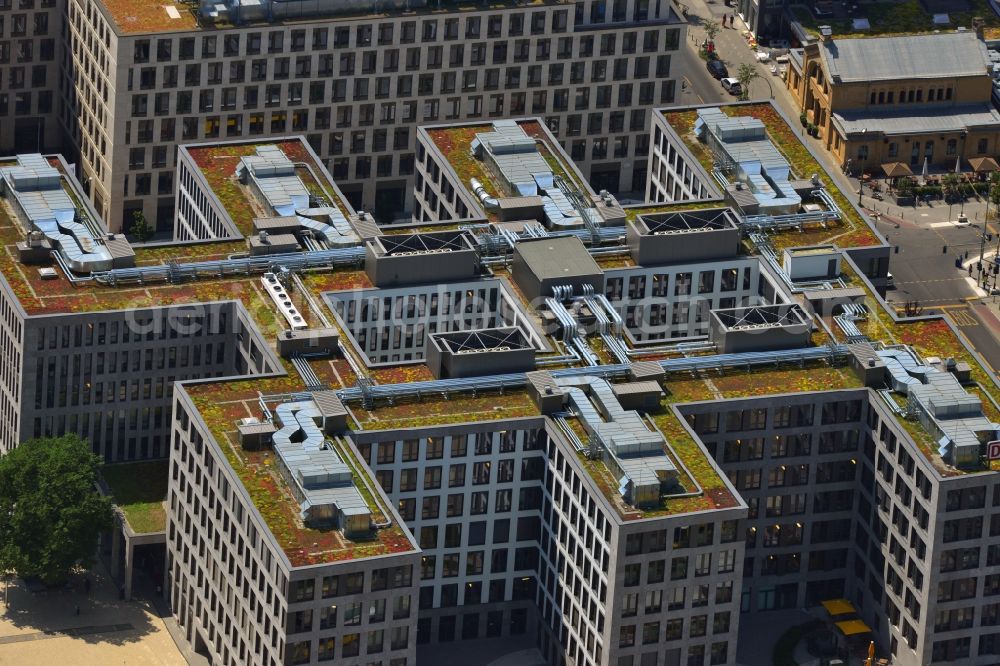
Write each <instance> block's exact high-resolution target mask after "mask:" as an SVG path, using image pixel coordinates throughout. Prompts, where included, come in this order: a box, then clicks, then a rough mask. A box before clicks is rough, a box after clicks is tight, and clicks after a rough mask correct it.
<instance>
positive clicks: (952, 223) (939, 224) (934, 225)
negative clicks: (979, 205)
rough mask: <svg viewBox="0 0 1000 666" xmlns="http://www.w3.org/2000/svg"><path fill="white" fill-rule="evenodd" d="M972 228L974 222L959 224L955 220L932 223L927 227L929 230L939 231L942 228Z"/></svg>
mask: <svg viewBox="0 0 1000 666" xmlns="http://www.w3.org/2000/svg"><path fill="white" fill-rule="evenodd" d="M969 226H972V222H958V221H955V220H952V221H949V222H931V223H930V224H928V225H927V228H928V229H939V228H941V227H958V228H959V229H962V228H964V227H969Z"/></svg>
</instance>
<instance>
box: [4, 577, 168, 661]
mask: <svg viewBox="0 0 1000 666" xmlns="http://www.w3.org/2000/svg"><path fill="white" fill-rule="evenodd" d="M88 576H89V578H90V581H91V589H90V594H89V595H87V594H86V593H85V592H84V578H83V576H82V575H81V576H77V577H74V578H73V579H71V581H70V584H69V586H68V587H67V588H66V589H60V590H47V591H45V592H43V593H32V592H30V591H28V589H27V588H26V587H25V585H24V582H23V581H21V580H20V579H17V580H11V581H10V584H9V589H8V590H7V592H6V596H7V602H6V603H4V596H3V588H2V587H0V666H8V665H15V664H16V665H18V666H22V665H25V664H60V663H64V662H65V663H71V664H72V665H73V666H89V665H91V664H93V665H94V666H98V665H100V666H106V665H109V664H129V665H132V664H178V665H182V664H186V663H187V661H186V660H185V658H184V656H183V655H182V654H181V652H180V651H179V650H178V648H177V646H176V644H175V643H174V641H173V639H172V638H171V636H170V633H169V632H168V631H167V627H166V625H165V624H164V620H163V619H161V618H160V617H159V616H158V615H157V614H156V612H155V610H154V609H153V607H152V606H150V605H149V604H147V603H145V602H142V601H131V602H124V601H119V600H118V590H117V589H116V587H115V585H114V583H112V582H111V581H110V579H109V578H108V576H107V573H106V571H105V570H104V568H103V567H102V566H100V565H98V567H97V568H96V569H95V570H94V571H92V572H90V573H89V574H88ZM0 586H2V583H0ZM78 609H79V614H78V613H77V610H78Z"/></svg>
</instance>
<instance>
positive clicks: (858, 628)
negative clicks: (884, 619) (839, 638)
mask: <svg viewBox="0 0 1000 666" xmlns="http://www.w3.org/2000/svg"><path fill="white" fill-rule="evenodd" d="M837 629H840V633H842V634H844V635H845V636H856V635H857V634H870V633H871V632H872V630H871V627H869V626H868V625H867V624H865V623H864V622H862V621H861V620H844V621H843V622H837Z"/></svg>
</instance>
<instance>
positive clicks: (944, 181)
mask: <svg viewBox="0 0 1000 666" xmlns="http://www.w3.org/2000/svg"><path fill="white" fill-rule="evenodd" d="M961 186H962V183H961V181H960V180H959V178H958V174H954V173H946V174H945V175H944V177H942V178H941V194H942V195H944V200H945V202H946V203H947V204H948V219H949V220H950V219H951V206H952V204H954V203H955V199H957V198H958V193H959V190H960V188H961Z"/></svg>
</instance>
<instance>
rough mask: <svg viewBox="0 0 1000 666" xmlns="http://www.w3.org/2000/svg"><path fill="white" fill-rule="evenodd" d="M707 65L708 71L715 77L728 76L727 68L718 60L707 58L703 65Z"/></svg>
mask: <svg viewBox="0 0 1000 666" xmlns="http://www.w3.org/2000/svg"><path fill="white" fill-rule="evenodd" d="M705 66H706V67H708V73H709V74H711V75H712V76H714V77H715V78H717V79H723V78H725V77H727V76H729V70H728V69H726V66H725V65H723V64H722V63H721V62H719V61H718V60H709V61H708V63H706V65H705Z"/></svg>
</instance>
